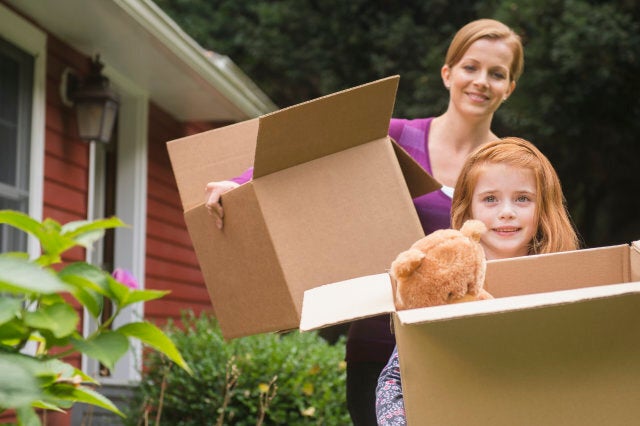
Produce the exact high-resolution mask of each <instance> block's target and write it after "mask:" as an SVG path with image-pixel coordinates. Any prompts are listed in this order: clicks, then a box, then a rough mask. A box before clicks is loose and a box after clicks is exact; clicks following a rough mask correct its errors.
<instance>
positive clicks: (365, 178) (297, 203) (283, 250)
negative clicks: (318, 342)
mask: <svg viewBox="0 0 640 426" xmlns="http://www.w3.org/2000/svg"><path fill="white" fill-rule="evenodd" d="M394 155H395V154H394V151H393V148H392V146H391V142H390V140H389V139H388V138H383V139H380V140H378V141H375V142H371V143H368V144H366V145H360V146H357V147H355V148H351V149H347V150H345V151H342V152H340V153H339V154H334V155H329V156H326V157H322V158H319V159H317V160H313V161H310V162H308V163H305V164H304V165H300V166H296V167H291V168H288V169H286V170H282V171H280V172H277V173H273V174H271V175H269V176H265V177H263V178H260V179H258V180H256V181H254V182H253V185H254V186H255V188H256V194H257V197H258V202H259V204H260V207H261V211H262V214H263V215H264V218H265V222H266V223H267V224H268V228H269V232H270V234H271V238H272V239H273V243H274V247H275V248H276V252H277V257H278V260H279V262H280V264H281V265H282V270H283V271H284V274H285V278H286V281H287V283H288V284H289V290H290V292H291V297H292V299H293V301H294V303H295V305H296V311H297V312H298V315H299V314H300V313H301V311H302V298H303V293H304V291H305V290H307V289H309V288H313V287H316V286H318V285H322V284H326V283H330V282H335V281H340V280H344V279H349V278H355V277H358V276H361V275H368V274H374V273H380V272H384V271H385V270H386V268H388V267H389V265H391V262H392V261H393V259H394V258H395V256H396V255H397V253H399V252H400V251H402V250H403V249H404V248H405V247H408V246H409V245H410V244H411V242H413V241H415V240H416V239H418V238H420V236H422V235H423V231H422V228H421V226H420V222H419V220H418V217H417V215H416V214H415V209H414V207H413V203H412V202H411V198H410V196H409V193H408V190H407V188H406V185H405V183H404V180H403V178H402V172H401V170H400V168H399V166H398V164H397V162H396V161H392V159H393V158H394ZM381 188H384V190H381ZM229 214H234V212H233V211H231V212H230V213H229Z"/></svg>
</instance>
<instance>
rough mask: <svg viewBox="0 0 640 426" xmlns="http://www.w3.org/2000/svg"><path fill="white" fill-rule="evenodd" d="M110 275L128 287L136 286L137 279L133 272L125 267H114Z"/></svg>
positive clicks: (135, 287)
mask: <svg viewBox="0 0 640 426" xmlns="http://www.w3.org/2000/svg"><path fill="white" fill-rule="evenodd" d="M111 275H112V276H113V278H115V279H116V281H118V282H121V283H122V284H124V285H126V286H127V287H129V288H132V289H134V290H135V289H137V288H138V281H137V280H136V279H135V277H134V276H133V274H132V273H131V272H129V271H127V270H126V269H122V268H116V269H114V271H113V273H112V274H111Z"/></svg>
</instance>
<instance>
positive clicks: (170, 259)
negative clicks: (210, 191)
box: [145, 104, 213, 325]
mask: <svg viewBox="0 0 640 426" xmlns="http://www.w3.org/2000/svg"><path fill="white" fill-rule="evenodd" d="M211 128H213V126H211V125H207V124H206V123H189V124H184V123H179V122H177V121H175V120H174V119H173V118H172V117H171V116H169V115H167V114H166V113H165V112H164V111H162V110H161V109H160V108H158V107H156V106H155V105H153V104H152V105H150V106H149V151H148V156H149V157H148V185H147V190H148V197H147V241H146V244H147V255H146V266H145V268H146V277H145V278H146V286H147V288H153V289H158V290H170V291H171V294H169V295H167V296H165V297H163V298H162V299H160V300H157V301H152V302H149V303H146V304H145V317H146V318H147V319H148V320H149V321H152V322H155V323H156V324H158V325H164V324H165V323H166V321H167V319H168V318H173V319H174V320H179V319H180V315H181V312H182V311H183V310H185V309H192V310H193V311H194V312H195V313H196V314H199V313H200V312H202V311H203V310H205V311H210V310H211V302H210V301H209V295H208V293H207V290H206V287H205V285H204V281H203V279H202V274H201V273H200V268H199V266H198V261H197V259H196V256H195V253H194V251H193V246H192V245H191V239H190V237H189V234H188V232H187V229H186V225H185V223H184V218H183V214H182V204H181V201H180V195H179V194H178V189H177V187H176V184H175V179H174V177H173V172H172V169H171V163H170V161H169V155H168V153H167V147H166V143H167V142H168V141H170V140H173V139H176V138H179V137H182V136H186V135H188V134H192V133H198V132H200V131H204V130H208V129H211ZM203 191H204V188H203ZM203 197H204V192H203Z"/></svg>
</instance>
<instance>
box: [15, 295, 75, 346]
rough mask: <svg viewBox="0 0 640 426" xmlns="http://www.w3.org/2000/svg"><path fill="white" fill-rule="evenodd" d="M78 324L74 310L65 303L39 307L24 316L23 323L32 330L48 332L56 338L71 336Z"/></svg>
mask: <svg viewBox="0 0 640 426" xmlns="http://www.w3.org/2000/svg"><path fill="white" fill-rule="evenodd" d="M79 322H80V317H79V315H78V313H77V312H76V310H75V309H73V307H72V306H70V305H68V304H67V303H56V304H55V305H51V306H40V307H39V308H38V309H37V310H36V311H27V312H25V314H24V323H25V324H26V325H28V326H30V327H32V328H37V329H40V330H49V331H51V333H52V334H53V335H54V337H56V338H62V337H65V336H69V335H70V334H72V333H73V332H74V331H75V330H76V327H77V325H78V323H79Z"/></svg>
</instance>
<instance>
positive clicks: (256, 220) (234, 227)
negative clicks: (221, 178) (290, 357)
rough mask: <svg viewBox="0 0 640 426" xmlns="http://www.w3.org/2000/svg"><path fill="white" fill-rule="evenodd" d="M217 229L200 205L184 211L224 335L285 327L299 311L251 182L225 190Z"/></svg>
mask: <svg viewBox="0 0 640 426" xmlns="http://www.w3.org/2000/svg"><path fill="white" fill-rule="evenodd" d="M224 204H225V209H228V211H229V213H233V214H227V215H226V217H225V226H224V229H223V230H222V231H220V230H219V229H217V228H216V227H215V222H214V221H213V220H212V218H211V216H210V215H209V213H208V212H207V210H206V208H205V207H204V206H199V207H197V208H195V209H192V210H190V211H188V212H186V213H185V219H186V222H187V227H188V229H189V233H190V236H191V240H192V241H193V246H194V248H195V250H196V254H197V256H198V262H199V263H200V268H201V270H202V274H203V275H204V277H205V280H206V282H207V288H208V290H209V295H210V297H211V300H212V302H213V304H214V306H215V312H216V317H217V319H218V321H219V322H220V327H221V328H222V330H223V334H224V336H225V338H227V339H231V338H234V337H239V336H244V335H246V334H247V330H252V332H253V333H261V332H269V331H277V330H283V329H290V328H294V327H297V326H298V321H299V318H298V315H297V314H296V310H295V307H294V304H293V301H292V299H291V295H290V293H289V290H288V288H287V285H286V282H285V281H284V275H283V271H282V268H281V267H280V264H279V262H278V259H277V258H276V254H275V250H274V248H273V242H272V241H271V239H270V236H269V232H267V230H266V224H265V223H264V220H263V219H262V216H261V214H260V211H259V208H258V207H259V206H258V204H257V202H256V201H255V193H254V189H253V187H252V185H250V184H247V185H242V186H241V187H239V188H237V189H236V190H234V191H233V192H232V193H229V194H226V196H225V199H224Z"/></svg>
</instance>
